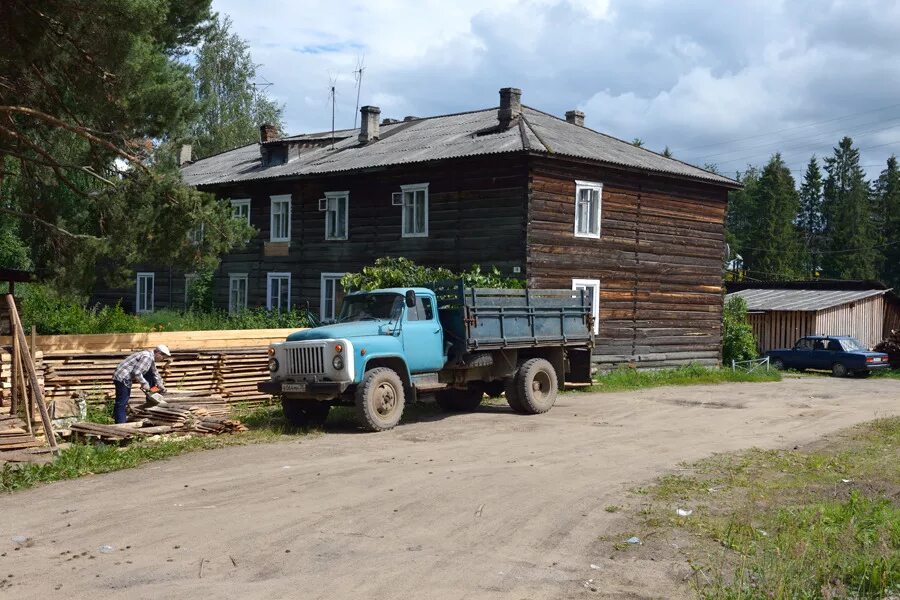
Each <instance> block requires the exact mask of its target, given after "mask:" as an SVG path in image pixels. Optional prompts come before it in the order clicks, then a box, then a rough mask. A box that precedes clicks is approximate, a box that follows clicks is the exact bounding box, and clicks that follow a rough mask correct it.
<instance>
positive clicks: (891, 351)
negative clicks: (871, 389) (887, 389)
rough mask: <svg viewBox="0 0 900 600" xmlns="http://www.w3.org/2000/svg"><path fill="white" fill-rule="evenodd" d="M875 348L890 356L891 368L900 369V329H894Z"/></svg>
mask: <svg viewBox="0 0 900 600" xmlns="http://www.w3.org/2000/svg"><path fill="white" fill-rule="evenodd" d="M874 350H875V351H876V352H884V353H885V354H887V355H888V356H889V357H890V361H891V368H893V369H900V329H892V330H891V334H890V335H889V336H887V338H885V339H884V341H882V342H879V343H878V345H877V346H875V348H874Z"/></svg>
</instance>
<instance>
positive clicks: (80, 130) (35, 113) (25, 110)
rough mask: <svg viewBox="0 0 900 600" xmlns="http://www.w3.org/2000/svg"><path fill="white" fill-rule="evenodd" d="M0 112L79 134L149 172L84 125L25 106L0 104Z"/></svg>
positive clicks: (140, 163)
mask: <svg viewBox="0 0 900 600" xmlns="http://www.w3.org/2000/svg"><path fill="white" fill-rule="evenodd" d="M0 112H2V113H6V114H9V115H12V114H22V115H28V116H30V117H34V118H36V119H40V120H42V121H44V122H46V123H49V124H51V125H55V126H56V127H60V128H62V129H65V130H67V131H71V132H72V133H74V134H75V135H78V136H81V137H83V138H84V139H86V140H88V141H90V142H92V143H94V144H99V145H101V146H104V147H106V148H108V149H109V150H112V151H113V152H115V153H116V154H117V155H118V156H121V157H122V158H124V159H126V160H128V161H129V162H131V163H133V164H135V165H138V166H139V167H140V168H141V169H143V170H144V171H148V172H149V169H148V168H147V165H145V164H144V163H143V162H141V160H140V159H139V158H138V157H136V156H134V155H132V154H129V153H128V152H125V151H124V150H122V149H121V148H119V147H118V146H116V145H115V144H113V143H112V142H110V141H108V140H104V139H103V138H99V137H97V136H96V135H94V134H93V133H91V132H90V131H89V130H88V129H87V128H86V127H81V126H77V125H72V124H70V123H66V122H65V121H63V120H62V119H58V118H57V117H54V116H53V115H48V114H47V113H45V112H42V111H39V110H35V109H33V108H29V107H27V106H0Z"/></svg>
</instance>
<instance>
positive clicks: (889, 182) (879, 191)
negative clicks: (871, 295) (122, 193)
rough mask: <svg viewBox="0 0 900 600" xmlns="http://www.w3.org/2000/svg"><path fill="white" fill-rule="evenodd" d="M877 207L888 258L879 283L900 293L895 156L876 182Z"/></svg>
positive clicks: (899, 180) (899, 191)
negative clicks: (898, 289)
mask: <svg viewBox="0 0 900 600" xmlns="http://www.w3.org/2000/svg"><path fill="white" fill-rule="evenodd" d="M875 206H876V215H877V216H878V219H877V223H878V225H880V230H881V235H879V236H878V237H879V241H880V242H881V245H882V248H883V249H882V255H883V258H884V260H883V261H882V267H881V272H880V275H879V279H881V280H882V281H884V283H886V284H888V285H889V286H891V287H893V288H895V289H897V288H900V168H898V165H897V157H896V156H893V155H891V157H890V158H889V159H888V160H887V167H886V168H885V169H884V170H883V171H882V172H881V175H880V176H879V177H878V181H876V182H875Z"/></svg>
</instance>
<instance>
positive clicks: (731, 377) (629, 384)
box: [582, 364, 781, 392]
mask: <svg viewBox="0 0 900 600" xmlns="http://www.w3.org/2000/svg"><path fill="white" fill-rule="evenodd" d="M760 381H781V374H780V373H778V371H775V370H770V371H754V372H752V373H748V372H746V371H732V370H730V369H711V368H707V367H703V366H701V365H696V364H692V365H687V366H684V367H679V368H677V369H659V370H653V371H650V370H638V369H630V368H625V367H623V368H618V369H616V370H614V371H609V372H608V373H603V374H601V375H598V376H597V377H596V378H595V379H594V383H593V384H592V385H591V386H590V387H587V388H582V391H588V392H621V391H627V390H637V389H642V388H649V387H658V386H663V385H696V384H702V383H735V382H760Z"/></svg>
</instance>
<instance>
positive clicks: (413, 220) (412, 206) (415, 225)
mask: <svg viewBox="0 0 900 600" xmlns="http://www.w3.org/2000/svg"><path fill="white" fill-rule="evenodd" d="M405 187H406V188H407V189H404V190H403V192H402V194H403V236H404V237H425V236H427V235H428V188H427V186H426V184H421V185H415V186H405Z"/></svg>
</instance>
